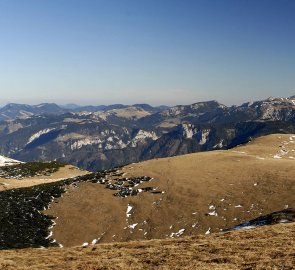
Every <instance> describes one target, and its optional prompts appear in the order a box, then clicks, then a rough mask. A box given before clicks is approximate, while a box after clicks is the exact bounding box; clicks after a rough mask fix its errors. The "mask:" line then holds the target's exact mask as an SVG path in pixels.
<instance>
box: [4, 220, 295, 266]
mask: <svg viewBox="0 0 295 270" xmlns="http://www.w3.org/2000/svg"><path fill="white" fill-rule="evenodd" d="M294 266H295V224H294V223H293V224H284V225H282V224H280V225H274V226H269V227H260V228H257V229H254V230H243V231H234V232H228V233H219V234H212V235H210V236H200V235H198V236H192V237H184V238H178V239H169V240H150V241H134V242H128V243H113V244H100V245H94V246H89V247H87V248H80V247H75V248H63V249H60V248H51V249H24V250H7V251H0V269H3V270H12V269H13V270H14V269H17V270H28V269H30V270H40V269H44V270H46V269H55V270H59V269H60V270H65V269H72V270H118V269H122V270H123V269H134V270H141V269H163V270H164V269H165V270H168V269H204V270H206V269H220V270H226V269H244V270H250V269H284V270H287V269H294Z"/></svg>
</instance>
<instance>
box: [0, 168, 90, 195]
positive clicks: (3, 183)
mask: <svg viewBox="0 0 295 270" xmlns="http://www.w3.org/2000/svg"><path fill="white" fill-rule="evenodd" d="M87 173H89V172H88V171H84V170H80V169H78V168H76V167H74V166H71V165H66V166H64V167H61V168H59V169H58V171H57V172H55V173H53V174H51V175H49V176H46V175H43V176H34V177H29V178H23V179H21V180H18V179H5V178H0V191H2V190H7V189H13V188H23V187H31V186H35V185H40V184H45V183H51V182H57V181H61V180H63V179H67V178H70V177H76V176H80V175H85V174H87Z"/></svg>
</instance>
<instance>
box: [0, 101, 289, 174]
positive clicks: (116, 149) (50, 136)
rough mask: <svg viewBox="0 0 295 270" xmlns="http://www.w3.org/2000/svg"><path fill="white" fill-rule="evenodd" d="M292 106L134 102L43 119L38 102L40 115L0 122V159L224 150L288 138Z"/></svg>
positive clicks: (97, 163)
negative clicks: (263, 138)
mask: <svg viewBox="0 0 295 270" xmlns="http://www.w3.org/2000/svg"><path fill="white" fill-rule="evenodd" d="M294 103H295V101H294V99H293V98H279V99H273V98H269V99H266V100H263V101H256V102H252V103H245V104H242V105H241V106H232V107H227V106H225V105H222V104H220V103H218V102H216V101H209V102H200V103H195V104H192V105H183V106H175V107H171V108H168V109H165V108H164V107H161V109H156V108H153V107H151V106H148V105H145V104H141V105H137V106H136V105H134V106H129V107H128V106H127V107H122V106H119V107H118V108H117V107H114V106H113V107H110V109H109V110H108V109H105V110H101V111H95V112H90V111H79V112H65V111H64V110H61V111H58V110H55V113H54V114H52V113H50V110H48V111H47V113H46V114H45V115H44V114H43V113H44V108H48V106H45V105H42V106H40V107H39V109H40V110H41V109H42V108H43V109H42V110H41V111H42V113H36V112H35V114H32V115H26V116H25V117H24V115H22V117H20V118H16V119H13V120H7V121H2V122H1V123H0V154H2V155H5V156H9V157H12V158H15V159H18V160H22V161H35V160H42V161H49V160H58V161H63V162H69V163H72V164H74V165H78V166H80V167H83V168H86V169H92V170H97V169H107V168H110V167H113V166H118V165H123V164H126V163H131V162H137V161H141V160H146V159H151V158H156V157H166V156H174V155H179V154H186V153H192V152H198V151H207V150H214V149H224V148H229V147H232V146H235V145H237V144H240V143H243V142H246V141H248V140H251V138H254V137H256V136H260V135H266V134H270V133H288V132H292V133H294V132H295V125H294V120H295V105H294ZM12 107H13V108H14V110H15V111H14V112H15V113H16V115H19V114H21V111H23V106H20V111H19V113H17V110H16V107H17V106H12ZM49 107H52V106H49ZM151 108H152V109H151ZM6 109H7V108H6ZM10 110H11V108H10ZM75 110H77V109H75ZM3 111H4V110H3V108H2V112H3Z"/></svg>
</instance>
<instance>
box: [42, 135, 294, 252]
mask: <svg viewBox="0 0 295 270" xmlns="http://www.w3.org/2000/svg"><path fill="white" fill-rule="evenodd" d="M293 138H294V140H293ZM294 151H295V137H292V135H270V136H266V137H261V138H259V139H257V140H255V141H252V142H251V143H249V144H247V145H243V146H240V147H237V148H234V149H231V150H223V151H211V152H206V153H196V154H190V155H183V156H177V157H173V158H164V159H155V160H150V161H146V162H142V163H137V164H131V165H128V166H125V167H123V168H121V169H118V170H117V171H115V172H112V173H110V174H108V175H106V176H105V177H104V178H103V179H101V180H100V181H97V183H96V182H95V181H94V182H93V183H91V182H83V183H79V184H78V185H77V187H75V188H71V189H70V190H69V191H68V192H67V193H66V194H65V195H64V196H63V197H62V198H59V199H57V202H58V203H55V204H53V205H52V206H51V207H50V209H49V210H48V211H46V212H45V213H47V214H49V215H52V216H55V217H58V219H57V220H56V225H55V226H54V228H53V237H54V239H56V240H57V242H59V243H61V244H62V245H64V246H75V245H82V244H83V243H84V242H88V243H91V242H92V241H97V242H99V243H108V242H117V241H123V242H124V241H129V240H147V239H155V238H156V239H159V238H178V237H180V236H185V235H196V234H205V233H207V234H209V233H212V232H219V231H222V230H224V229H227V228H231V227H234V226H236V225H238V224H241V223H243V222H246V221H248V220H251V219H254V218H257V217H259V216H262V215H266V214H268V213H271V212H274V211H279V210H282V209H284V208H290V207H293V208H294V206H295V197H294V191H295V180H294V179H295V166H294V164H295V163H294V162H295V159H294V157H295V153H294ZM142 176H146V177H150V178H151V179H150V180H149V181H141V182H139V183H134V182H133V180H134V177H142ZM132 183H133V184H132ZM130 185H131V186H132V187H130ZM127 187H128V188H131V189H132V194H130V195H134V196H127V197H121V196H117V194H118V193H119V192H120V191H122V189H123V190H124V188H127ZM146 189H149V190H150V192H143V191H145V190H146ZM114 195H115V196H114Z"/></svg>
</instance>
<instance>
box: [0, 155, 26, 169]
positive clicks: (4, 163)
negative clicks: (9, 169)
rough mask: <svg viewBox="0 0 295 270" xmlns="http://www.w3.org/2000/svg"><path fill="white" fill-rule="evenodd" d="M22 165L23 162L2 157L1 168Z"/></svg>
mask: <svg viewBox="0 0 295 270" xmlns="http://www.w3.org/2000/svg"><path fill="white" fill-rule="evenodd" d="M20 163H23V162H21V161H18V160H15V159H11V158H7V157H4V156H0V167H3V166H10V165H16V164H20Z"/></svg>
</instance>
